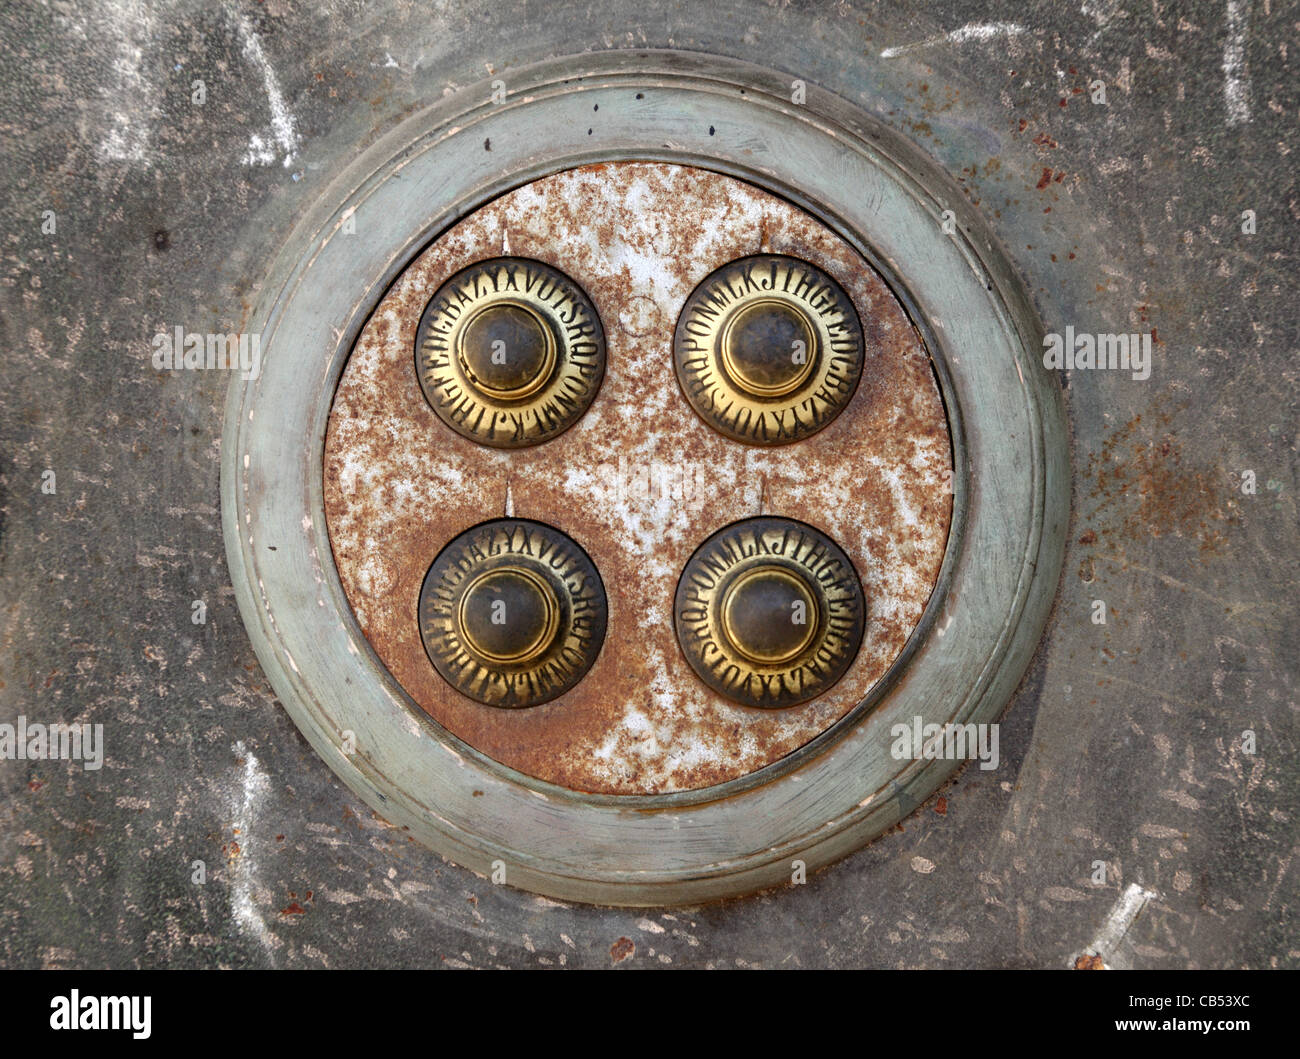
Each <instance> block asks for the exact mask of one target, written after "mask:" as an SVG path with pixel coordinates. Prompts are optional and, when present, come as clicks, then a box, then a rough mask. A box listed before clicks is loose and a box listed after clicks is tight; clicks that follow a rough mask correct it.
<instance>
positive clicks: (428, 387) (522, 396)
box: [416, 257, 605, 449]
mask: <svg viewBox="0 0 1300 1059" xmlns="http://www.w3.org/2000/svg"><path fill="white" fill-rule="evenodd" d="M416 365H417V373H418V376H419V380H420V388H421V389H422V390H423V391H424V397H425V400H427V401H428V402H429V406H430V407H431V408H432V409H433V410H434V412H435V413H436V414H437V416H438V418H439V419H441V420H442V421H443V422H444V423H446V424H447V425H448V426H449V427H451V428H452V430H454V431H456V432H457V433H458V434H461V435H463V436H464V437H467V438H469V439H471V440H472V441H477V442H479V443H480V444H483V445H491V446H493V447H495V448H501V449H518V448H524V447H527V446H529V445H540V444H541V443H542V442H543V441H549V440H550V439H551V438H553V437H555V436H557V435H558V434H562V433H563V432H564V431H565V430H567V429H568V428H569V427H571V426H572V425H573V424H574V423H575V422H576V421H577V420H578V418H579V417H580V416H581V415H582V414H583V412H585V411H586V410H587V408H588V406H590V404H591V402H592V401H593V400H594V399H595V397H596V391H597V390H599V389H600V382H601V379H602V378H603V377H604V375H605V333H604V330H603V329H602V328H601V325H600V318H599V317H598V316H597V315H596V310H595V309H594V308H593V307H592V304H591V301H590V300H589V299H588V298H587V296H586V294H584V293H583V291H582V289H581V288H580V287H579V286H578V285H577V284H576V283H574V282H573V280H571V279H569V277H568V276H566V275H564V274H563V273H562V272H560V271H559V270H558V269H555V268H552V267H551V266H550V265H546V264H543V263H542V262H540V261H528V260H524V259H520V258H509V257H500V258H493V259H492V260H490V261H480V262H477V263H475V264H473V265H470V266H469V267H468V268H465V269H462V270H461V271H460V272H458V273H456V275H454V276H452V277H451V278H450V279H448V280H447V281H446V282H445V283H443V285H442V286H441V287H439V288H438V290H437V291H436V292H435V293H434V295H433V297H432V298H431V299H430V300H429V304H428V306H427V307H426V308H425V310H424V313H423V315H422V316H421V317H420V326H419V329H418V331H417V332H416Z"/></svg>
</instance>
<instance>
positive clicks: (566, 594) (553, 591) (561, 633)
mask: <svg viewBox="0 0 1300 1059" xmlns="http://www.w3.org/2000/svg"><path fill="white" fill-rule="evenodd" d="M607 621H608V604H607V602H606V599H605V588H604V586H603V585H602V584H601V580H600V575H599V574H598V573H597V571H596V567H595V564H594V563H592V561H591V558H590V556H588V555H587V553H586V552H585V551H583V550H582V548H580V547H579V546H578V544H577V543H575V542H574V541H573V540H571V539H570V538H569V537H567V536H566V535H565V534H563V533H561V532H560V531H559V530H557V529H554V528H552V527H551V526H546V525H543V524H542V523H540V522H530V521H528V520H526V519H497V520H494V521H492V522H485V523H483V524H482V525H480V526H475V527H474V528H473V529H469V530H466V531H465V532H464V533H462V534H460V536H458V537H456V538H455V540H453V541H451V542H450V543H448V544H447V546H446V547H444V548H443V549H442V551H440V552H439V553H438V556H437V558H435V559H434V560H433V564H432V565H431V566H430V567H429V572H428V573H427V574H426V575H425V578H424V583H423V585H422V586H421V588H420V638H421V639H422V640H423V642H424V649H425V650H426V651H427V652H428V653H429V660H430V661H431V662H432V663H433V667H434V668H435V669H436V670H437V671H438V673H439V674H440V675H441V676H442V678H443V679H444V680H446V681H447V683H448V684H450V685H451V686H452V687H453V688H455V689H456V690H457V691H459V692H460V693H461V694H462V695H465V696H467V697H469V698H471V699H473V700H474V701H475V702H481V703H483V704H485V705H487V706H500V707H505V708H521V707H526V706H539V705H541V704H542V703H544V702H550V701H551V700H552V699H554V698H556V697H558V696H560V695H563V694H564V693H565V692H566V691H568V690H569V689H570V688H571V687H573V686H574V685H575V684H576V683H578V681H580V680H581V679H582V678H583V677H584V676H586V675H587V671H588V670H589V669H591V667H592V664H593V663H594V662H595V661H596V656H597V655H598V654H600V647H601V644H602V643H603V642H604V640H605V626H606V623H607Z"/></svg>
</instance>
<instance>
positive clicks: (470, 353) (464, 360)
mask: <svg viewBox="0 0 1300 1059" xmlns="http://www.w3.org/2000/svg"><path fill="white" fill-rule="evenodd" d="M458 345H459V348H458V349H457V351H456V352H457V355H458V356H459V357H460V365H461V368H462V369H463V370H464V372H465V375H466V378H468V379H469V380H470V382H471V383H472V384H473V386H474V387H475V388H476V389H478V390H480V391H482V392H483V393H485V394H487V395H488V396H489V397H492V398H494V399H495V400H498V401H521V400H523V399H524V398H525V397H530V396H531V395H533V394H534V393H536V392H537V391H538V390H540V389H541V388H542V387H543V386H545V385H546V383H547V381H548V380H549V379H550V377H551V372H552V371H553V370H554V369H555V336H554V335H552V334H551V331H550V328H548V327H547V326H546V323H545V322H544V321H543V320H542V318H541V317H540V316H538V315H537V313H535V312H534V311H533V310H532V309H530V308H529V307H528V306H526V305H514V304H512V303H510V302H503V303H499V304H497V305H489V306H487V307H486V308H484V309H480V310H479V311H478V312H477V313H475V314H474V316H473V317H471V318H470V320H469V321H468V322H466V324H465V329H464V331H462V332H461V335H460V342H459V343H458Z"/></svg>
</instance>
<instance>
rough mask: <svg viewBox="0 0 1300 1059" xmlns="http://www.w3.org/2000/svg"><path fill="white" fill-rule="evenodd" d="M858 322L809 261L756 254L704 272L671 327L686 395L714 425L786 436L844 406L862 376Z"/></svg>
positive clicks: (766, 440) (821, 423)
mask: <svg viewBox="0 0 1300 1059" xmlns="http://www.w3.org/2000/svg"><path fill="white" fill-rule="evenodd" d="M863 348H864V347H863V338H862V324H861V322H860V321H859V319H858V314H857V310H856V309H855V308H854V307H853V302H852V300H851V299H850V298H849V296H848V295H847V294H846V293H845V292H844V289H843V288H842V287H841V286H840V285H839V284H838V283H836V282H835V280H833V279H832V278H831V277H830V276H828V275H827V274H826V273H825V272H823V271H822V270H821V269H819V268H817V267H816V266H815V265H810V264H808V262H806V261H800V260H799V259H798V258H793V257H785V256H781V255H777V254H764V255H758V256H755V257H746V258H741V259H740V260H739V261H733V262H731V263H730V264H728V265H724V266H723V267H722V268H720V269H718V270H717V271H715V272H713V273H712V274H711V275H709V276H707V277H706V278H705V280H704V282H702V283H701V284H700V285H699V286H698V287H696V288H695V291H694V292H693V293H692V294H691V296H690V298H688V299H687V301H686V305H685V306H684V307H683V309H682V313H681V316H680V317H678V320H677V330H676V332H675V334H674V336H673V363H674V366H675V367H676V370H677V380H678V382H679V383H680V384H681V387H682V391H683V393H685V394H686V399H687V400H688V401H689V402H690V404H691V407H692V408H694V409H695V411H696V412H697V413H698V414H699V415H700V417H701V418H702V419H703V420H704V421H705V422H706V423H708V424H709V425H710V426H712V427H713V428H714V429H715V430H718V431H720V432H722V433H723V434H726V435H727V436H728V437H729V438H732V439H734V440H736V441H742V442H746V443H748V444H751V445H787V444H789V443H790V442H793V441H800V440H802V439H803V438H806V437H808V436H810V435H811V434H815V433H816V432H817V431H819V430H821V429H822V428H823V427H825V426H826V425H827V424H828V423H829V422H830V421H831V420H832V419H834V418H835V417H836V416H837V415H839V414H840V412H841V411H843V409H844V407H845V406H846V405H847V404H848V403H849V400H850V398H852V396H853V392H854V390H855V389H857V385H858V380H859V379H860V378H861V376H862V361H863Z"/></svg>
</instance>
